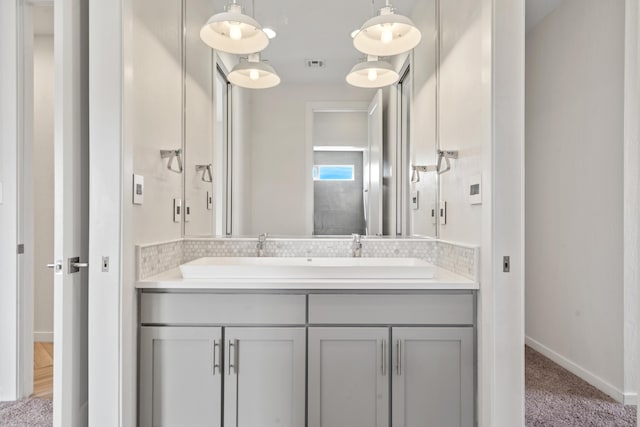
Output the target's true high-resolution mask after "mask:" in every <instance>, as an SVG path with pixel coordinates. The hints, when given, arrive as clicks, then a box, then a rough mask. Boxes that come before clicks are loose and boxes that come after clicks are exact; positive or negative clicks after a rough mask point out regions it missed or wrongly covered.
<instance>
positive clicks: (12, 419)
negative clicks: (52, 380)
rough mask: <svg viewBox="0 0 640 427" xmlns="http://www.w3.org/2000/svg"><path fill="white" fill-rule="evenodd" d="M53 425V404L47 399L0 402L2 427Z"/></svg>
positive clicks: (47, 426) (43, 426) (48, 426)
mask: <svg viewBox="0 0 640 427" xmlns="http://www.w3.org/2000/svg"><path fill="white" fill-rule="evenodd" d="M52 424H53V402H52V401H51V400H49V399H33V398H30V399H22V400H18V401H17V402H0V426H2V427H50V426H51V425H52Z"/></svg>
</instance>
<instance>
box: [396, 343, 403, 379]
mask: <svg viewBox="0 0 640 427" xmlns="http://www.w3.org/2000/svg"><path fill="white" fill-rule="evenodd" d="M396 374H397V375H402V341H400V340H398V341H396Z"/></svg>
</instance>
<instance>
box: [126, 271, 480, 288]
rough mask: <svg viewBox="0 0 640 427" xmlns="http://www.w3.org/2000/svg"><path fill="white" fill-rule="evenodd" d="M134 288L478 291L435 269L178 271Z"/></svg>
mask: <svg viewBox="0 0 640 427" xmlns="http://www.w3.org/2000/svg"><path fill="white" fill-rule="evenodd" d="M136 288H138V289H145V290H154V289H173V290H175V289H185V290H186V289H190V290H193V289H203V290H204V289H211V290H234V289H237V290H245V291H246V290H359V291H364V290H477V289H479V285H478V283H477V282H475V281H473V280H471V279H467V278H466V277H463V276H460V275H458V274H455V273H452V272H451V271H449V270H445V269H442V268H439V267H436V272H435V277H434V278H433V279H395V280H394V279H373V280H372V279H260V280H257V279H251V280H248V279H184V278H183V277H182V273H181V272H180V269H179V268H174V269H172V270H169V271H165V272H164V273H161V274H158V275H156V276H152V277H149V278H147V279H144V280H140V281H138V282H136Z"/></svg>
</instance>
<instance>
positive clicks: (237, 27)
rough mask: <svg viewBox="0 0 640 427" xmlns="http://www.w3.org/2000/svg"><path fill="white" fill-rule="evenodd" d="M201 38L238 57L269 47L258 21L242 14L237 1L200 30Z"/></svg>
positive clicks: (217, 48) (214, 16)
mask: <svg viewBox="0 0 640 427" xmlns="http://www.w3.org/2000/svg"><path fill="white" fill-rule="evenodd" d="M200 38H201V39H202V41H203V42H205V43H206V44H207V45H208V46H209V47H211V48H213V49H216V50H220V51H222V52H227V53H233V54H236V55H246V54H250V53H255V52H260V51H262V50H264V48H266V47H267V45H269V37H267V34H265V32H264V31H263V30H262V27H261V26H260V24H258V21H256V20H255V19H253V18H252V17H250V16H249V15H245V14H244V13H242V7H241V6H240V5H239V4H236V0H233V3H231V4H229V5H228V6H227V10H226V11H225V12H222V13H217V14H215V15H213V16H212V17H211V18H209V20H208V21H207V23H206V24H205V25H204V26H203V27H202V29H201V30H200Z"/></svg>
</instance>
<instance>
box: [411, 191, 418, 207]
mask: <svg viewBox="0 0 640 427" xmlns="http://www.w3.org/2000/svg"><path fill="white" fill-rule="evenodd" d="M418 202H419V192H418V190H415V191H412V192H411V209H413V210H414V211H417V210H418V206H419V203H418Z"/></svg>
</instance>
